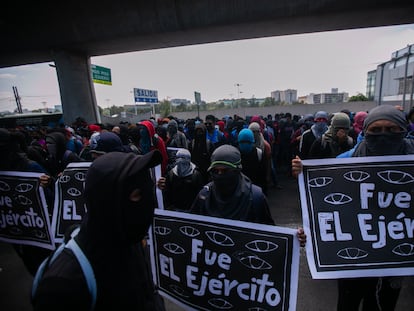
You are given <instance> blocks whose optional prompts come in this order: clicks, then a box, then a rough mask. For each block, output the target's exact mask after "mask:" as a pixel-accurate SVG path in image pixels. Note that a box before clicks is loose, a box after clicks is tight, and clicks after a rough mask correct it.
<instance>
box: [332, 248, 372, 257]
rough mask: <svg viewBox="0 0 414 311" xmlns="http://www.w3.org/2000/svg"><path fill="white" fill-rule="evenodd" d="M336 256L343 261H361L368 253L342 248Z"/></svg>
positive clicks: (357, 249)
mask: <svg viewBox="0 0 414 311" xmlns="http://www.w3.org/2000/svg"><path fill="white" fill-rule="evenodd" d="M336 254H337V255H338V257H341V258H343V259H361V258H365V257H367V256H368V253H367V252H366V251H364V250H363V249H360V248H357V247H347V248H343V249H341V250H339V251H338V252H337V253H336Z"/></svg>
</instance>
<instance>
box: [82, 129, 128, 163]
mask: <svg viewBox="0 0 414 311" xmlns="http://www.w3.org/2000/svg"><path fill="white" fill-rule="evenodd" d="M113 151H118V152H126V149H125V147H124V145H123V144H122V140H121V138H120V137H119V136H118V135H117V134H115V133H114V132H108V131H105V132H101V133H100V134H99V136H98V137H96V144H94V145H93V146H92V148H91V149H90V151H89V152H90V153H91V155H92V158H93V159H96V158H97V157H99V156H101V155H103V154H105V153H108V152H113Z"/></svg>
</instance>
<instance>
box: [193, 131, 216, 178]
mask: <svg viewBox="0 0 414 311" xmlns="http://www.w3.org/2000/svg"><path fill="white" fill-rule="evenodd" d="M206 133H207V129H206V126H205V125H204V124H203V123H199V124H197V125H196V126H195V130H194V139H193V141H192V142H191V144H190V147H189V148H190V149H189V150H190V152H191V162H193V163H194V164H195V165H197V167H198V168H199V169H200V171H201V174H202V175H203V179H204V183H207V181H208V179H209V176H208V172H207V170H208V168H209V167H210V157H211V154H212V153H213V150H214V145H213V143H212V142H211V141H209V140H208V139H207V137H206Z"/></svg>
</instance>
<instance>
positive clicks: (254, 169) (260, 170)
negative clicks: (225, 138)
mask: <svg viewBox="0 0 414 311" xmlns="http://www.w3.org/2000/svg"><path fill="white" fill-rule="evenodd" d="M238 148H239V150H240V155H241V161H242V162H241V163H242V173H243V174H245V175H246V176H247V177H249V178H250V180H251V181H252V182H253V183H254V184H255V185H257V186H259V187H261V188H262V191H263V193H264V194H266V195H267V180H266V176H268V175H269V174H270V171H269V170H268V167H267V166H266V161H265V157H264V154H263V151H262V150H261V149H260V148H258V147H256V146H255V139H254V135H253V131H252V130H251V129H242V130H241V131H240V133H239V136H238Z"/></svg>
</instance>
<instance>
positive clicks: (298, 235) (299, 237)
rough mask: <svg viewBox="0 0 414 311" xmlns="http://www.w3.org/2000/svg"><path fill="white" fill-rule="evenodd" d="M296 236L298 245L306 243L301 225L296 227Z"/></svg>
mask: <svg viewBox="0 0 414 311" xmlns="http://www.w3.org/2000/svg"><path fill="white" fill-rule="evenodd" d="M296 236H297V237H298V240H299V243H300V246H302V247H304V246H305V245H306V234H305V231H304V230H303V228H302V227H299V228H298V231H297V232H296Z"/></svg>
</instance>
